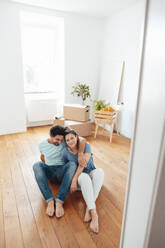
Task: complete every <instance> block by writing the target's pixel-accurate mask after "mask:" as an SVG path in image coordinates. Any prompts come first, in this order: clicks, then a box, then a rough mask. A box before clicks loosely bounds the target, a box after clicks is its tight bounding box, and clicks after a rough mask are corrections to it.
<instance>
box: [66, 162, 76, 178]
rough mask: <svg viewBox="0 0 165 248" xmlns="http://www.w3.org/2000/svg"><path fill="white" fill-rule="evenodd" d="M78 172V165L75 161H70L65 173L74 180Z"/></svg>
mask: <svg viewBox="0 0 165 248" xmlns="http://www.w3.org/2000/svg"><path fill="white" fill-rule="evenodd" d="M76 170H77V164H76V163H75V162H73V161H70V162H69V163H67V164H66V170H65V173H66V174H67V175H68V176H69V177H70V178H72V177H73V176H74V174H75V172H76Z"/></svg>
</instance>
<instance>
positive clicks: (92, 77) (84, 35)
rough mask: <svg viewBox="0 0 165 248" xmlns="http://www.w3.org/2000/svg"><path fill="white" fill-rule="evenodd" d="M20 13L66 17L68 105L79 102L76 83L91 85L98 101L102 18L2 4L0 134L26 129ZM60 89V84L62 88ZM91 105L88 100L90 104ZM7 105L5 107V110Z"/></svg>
mask: <svg viewBox="0 0 165 248" xmlns="http://www.w3.org/2000/svg"><path fill="white" fill-rule="evenodd" d="M20 10H28V11H34V12H38V13H45V14H48V15H55V16H61V17H64V23H65V24H64V25H65V102H66V103H68V102H70V103H73V102H76V101H78V102H79V100H78V99H76V98H74V97H73V96H71V91H72V85H73V82H82V83H86V84H89V85H90V89H91V91H92V96H93V98H95V95H96V91H97V86H96V85H97V84H98V80H99V63H100V54H101V50H100V47H101V39H102V25H103V21H102V20H101V19H99V18H94V17H88V16H83V15H76V14H70V13H65V12H60V11H53V10H48V9H44V8H38V7H36V8H35V7H31V6H26V5H23V4H17V3H12V2H9V3H5V2H1V3H0V18H1V19H0V35H1V41H0V54H1V56H0V65H1V71H2V73H0V94H1V95H2V96H1V97H0V106H1V107H0V119H1V120H0V134H5V133H12V132H19V131H24V130H25V106H24V95H23V76H22V52H21V42H20V38H21V33H20V23H19V14H20ZM59 87H60V85H59ZM89 103H90V102H89V101H87V104H89ZM2 106H4V107H2Z"/></svg>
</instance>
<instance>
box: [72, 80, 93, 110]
mask: <svg viewBox="0 0 165 248" xmlns="http://www.w3.org/2000/svg"><path fill="white" fill-rule="evenodd" d="M72 88H73V91H72V92H71V94H72V95H73V96H74V95H77V96H78V97H81V98H82V104H83V105H84V103H85V101H86V99H87V98H88V97H91V94H90V89H89V86H88V85H86V84H81V83H76V84H75V85H73V86H72Z"/></svg>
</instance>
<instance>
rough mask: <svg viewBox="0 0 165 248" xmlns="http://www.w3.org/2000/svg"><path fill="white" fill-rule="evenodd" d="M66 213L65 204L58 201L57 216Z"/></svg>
mask: <svg viewBox="0 0 165 248" xmlns="http://www.w3.org/2000/svg"><path fill="white" fill-rule="evenodd" d="M63 215H64V208H63V204H62V203H60V202H56V217H57V218H60V217H62V216H63Z"/></svg>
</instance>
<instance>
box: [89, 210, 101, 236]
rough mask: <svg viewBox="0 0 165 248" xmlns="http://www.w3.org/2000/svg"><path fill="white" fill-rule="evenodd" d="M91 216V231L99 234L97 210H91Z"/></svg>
mask: <svg viewBox="0 0 165 248" xmlns="http://www.w3.org/2000/svg"><path fill="white" fill-rule="evenodd" d="M91 216H92V220H91V223H90V229H91V230H92V231H93V232H94V233H98V232H99V223H98V215H97V212H96V210H95V209H92V210H91Z"/></svg>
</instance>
